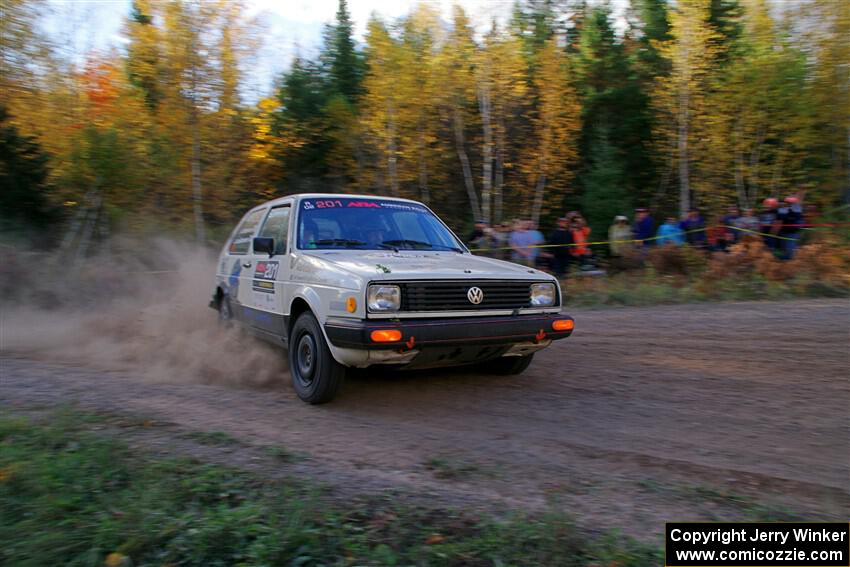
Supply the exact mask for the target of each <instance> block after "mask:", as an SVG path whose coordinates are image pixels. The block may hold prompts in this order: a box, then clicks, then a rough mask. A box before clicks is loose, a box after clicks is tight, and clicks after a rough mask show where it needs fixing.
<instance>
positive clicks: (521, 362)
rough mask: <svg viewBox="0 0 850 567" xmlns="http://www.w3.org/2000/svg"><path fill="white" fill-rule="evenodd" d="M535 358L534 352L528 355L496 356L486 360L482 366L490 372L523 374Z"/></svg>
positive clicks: (504, 374) (508, 374) (502, 374)
mask: <svg viewBox="0 0 850 567" xmlns="http://www.w3.org/2000/svg"><path fill="white" fill-rule="evenodd" d="M533 359H534V355H533V354H529V355H527V356H503V357H501V358H494V359H493V360H490V361H488V362H485V363H484V364H483V366H482V368H483V370H484V371H485V372H487V373H489V374H498V375H500V376H513V375H516V374H522V373H523V372H524V371H525V369H526V368H528V365H529V364H531V361H532V360H533Z"/></svg>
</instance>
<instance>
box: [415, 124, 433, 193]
mask: <svg viewBox="0 0 850 567" xmlns="http://www.w3.org/2000/svg"><path fill="white" fill-rule="evenodd" d="M418 130H419V198H420V199H422V202H423V203H425V204H426V205H428V204H430V202H431V190H430V189H429V188H428V160H426V159H425V148H426V141H425V132H424V131H423V130H424V128H423V125H422V117H421V116H420V118H419V128H418Z"/></svg>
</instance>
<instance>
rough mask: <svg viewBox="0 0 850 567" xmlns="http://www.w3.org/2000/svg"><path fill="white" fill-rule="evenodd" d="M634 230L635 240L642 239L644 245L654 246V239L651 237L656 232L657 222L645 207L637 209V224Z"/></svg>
mask: <svg viewBox="0 0 850 567" xmlns="http://www.w3.org/2000/svg"><path fill="white" fill-rule="evenodd" d="M633 232H634V236H635V240H640V241H641V245H642V246H644V247H647V246H652V240H650V239H651V238H652V236H653V234H654V233H655V223H654V222H653V220H652V217H651V216H650V215H649V211H648V210H646V209H644V208H640V209H635V224H634V227H633Z"/></svg>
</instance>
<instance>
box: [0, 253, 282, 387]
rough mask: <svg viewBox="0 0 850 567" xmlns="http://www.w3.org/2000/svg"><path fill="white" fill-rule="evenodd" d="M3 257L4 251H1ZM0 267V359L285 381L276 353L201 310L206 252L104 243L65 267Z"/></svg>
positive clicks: (205, 298) (261, 383) (12, 262)
mask: <svg viewBox="0 0 850 567" xmlns="http://www.w3.org/2000/svg"><path fill="white" fill-rule="evenodd" d="M4 252H5V251H4ZM6 259H7V261H6V262H4V263H3V266H2V267H0V294H2V295H0V297H2V298H3V299H2V303H0V354H2V355H3V356H21V357H27V358H38V359H41V360H48V361H53V362H61V363H72V364H79V365H85V366H91V367H96V368H99V369H107V370H120V371H130V372H132V374H133V375H138V376H140V377H143V378H144V379H146V380H152V381H160V382H200V383H218V384H228V385H244V386H248V387H283V386H285V385H288V384H289V372H288V366H287V363H286V357H285V352H284V351H283V350H282V349H280V348H276V347H274V346H273V345H270V344H267V343H264V342H262V341H260V340H258V339H255V338H253V337H251V336H249V335H247V334H246V333H244V332H243V331H240V330H239V329H237V328H225V327H223V326H221V325H220V324H219V322H218V320H217V315H216V313H215V311H213V310H212V309H210V308H209V307H208V303H209V300H210V298H211V295H212V290H213V283H214V274H215V253H214V252H212V251H210V250H208V249H202V248H200V247H198V246H194V245H191V244H187V243H184V242H176V241H173V240H165V239H160V240H153V241H149V242H144V243H143V244H141V243H139V242H138V241H136V242H133V241H121V240H118V239H116V241H115V242H112V243H110V247H109V251H108V252H102V253H100V254H98V255H96V256H94V257H89V258H86V259H85V260H84V261H80V262H78V263H76V264H74V265H72V264H71V263H70V262H68V261H67V260H66V259H64V258H62V257H61V255H54V256H49V255H45V254H39V253H32V252H15V251H11V252H9V253H8V255H6Z"/></svg>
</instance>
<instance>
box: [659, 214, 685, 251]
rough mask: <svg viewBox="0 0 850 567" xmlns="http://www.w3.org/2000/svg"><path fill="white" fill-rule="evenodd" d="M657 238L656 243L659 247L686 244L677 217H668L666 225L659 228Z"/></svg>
mask: <svg viewBox="0 0 850 567" xmlns="http://www.w3.org/2000/svg"><path fill="white" fill-rule="evenodd" d="M656 236H657V237H658V238H656V241H655V242H656V244H658V246H664V245H666V244H670V245H672V246H681V245H682V244H684V243H685V235H684V234H683V233H682V229H681V228H679V223H678V222H677V221H676V217H672V216H671V217H667V220H666V221H664V224H662V225H661V226H659V227H658V234H656Z"/></svg>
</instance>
